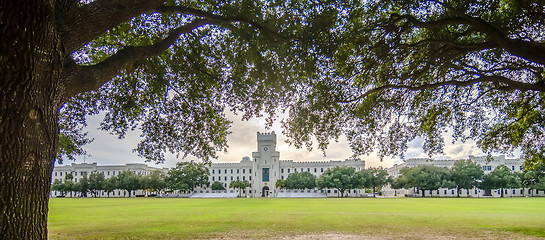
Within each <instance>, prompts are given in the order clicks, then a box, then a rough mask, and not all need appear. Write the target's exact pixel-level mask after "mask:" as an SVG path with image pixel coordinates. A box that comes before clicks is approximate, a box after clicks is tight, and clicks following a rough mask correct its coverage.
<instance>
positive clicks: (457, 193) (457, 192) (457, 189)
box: [456, 187, 460, 197]
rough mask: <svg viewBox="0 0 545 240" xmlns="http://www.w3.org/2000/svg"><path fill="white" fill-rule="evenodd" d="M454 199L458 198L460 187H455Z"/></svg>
mask: <svg viewBox="0 0 545 240" xmlns="http://www.w3.org/2000/svg"><path fill="white" fill-rule="evenodd" d="M456 197H460V187H456Z"/></svg>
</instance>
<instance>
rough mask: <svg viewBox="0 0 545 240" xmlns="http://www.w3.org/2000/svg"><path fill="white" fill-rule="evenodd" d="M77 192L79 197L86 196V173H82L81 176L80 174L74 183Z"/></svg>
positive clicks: (87, 181) (87, 186) (87, 185)
mask: <svg viewBox="0 0 545 240" xmlns="http://www.w3.org/2000/svg"><path fill="white" fill-rule="evenodd" d="M74 189H76V191H77V192H79V194H80V197H87V192H89V190H90V189H89V178H88V177H87V173H84V174H83V176H81V177H80V178H79V180H78V182H77V183H75V187H74Z"/></svg>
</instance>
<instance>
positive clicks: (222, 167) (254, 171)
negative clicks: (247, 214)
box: [199, 132, 365, 197]
mask: <svg viewBox="0 0 545 240" xmlns="http://www.w3.org/2000/svg"><path fill="white" fill-rule="evenodd" d="M336 166H350V167H354V168H355V169H356V171H359V170H362V169H364V168H365V162H364V161H361V160H351V159H347V160H344V161H340V160H330V161H313V162H296V161H293V160H281V159H280V152H278V151H277V150H276V134H275V133H274V132H271V133H259V132H258V133H257V151H255V152H253V153H252V158H251V159H250V158H249V157H244V158H242V160H241V161H240V162H239V163H212V165H211V167H210V179H209V181H210V183H213V182H215V181H219V182H221V183H222V184H223V185H224V187H225V188H226V189H227V188H228V187H229V184H230V182H231V181H235V180H242V181H244V180H247V181H248V182H250V187H249V188H248V189H246V190H244V191H243V194H246V195H247V196H251V197H274V196H277V194H278V193H279V192H280V191H284V190H280V189H276V188H275V184H276V181H277V180H279V179H286V178H287V177H288V175H289V174H290V173H295V172H310V173H312V174H313V175H314V176H316V177H319V176H320V175H322V173H323V172H325V171H326V170H327V169H329V168H333V167H336ZM199 191H203V192H206V191H209V190H207V189H204V190H203V189H201V190H199ZM299 191H300V192H301V191H303V190H299ZM304 191H306V193H324V194H327V195H331V196H334V195H335V196H336V195H337V192H336V190H328V189H323V190H318V189H307V190H304ZM358 193H361V191H357V190H355V189H353V190H352V192H351V193H350V194H351V195H356V194H358Z"/></svg>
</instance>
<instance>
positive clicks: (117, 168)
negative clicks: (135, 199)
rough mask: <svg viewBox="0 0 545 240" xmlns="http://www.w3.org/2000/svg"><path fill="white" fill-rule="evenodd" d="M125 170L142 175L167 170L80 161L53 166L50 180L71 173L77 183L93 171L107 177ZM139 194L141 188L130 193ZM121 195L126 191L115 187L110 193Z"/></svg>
mask: <svg viewBox="0 0 545 240" xmlns="http://www.w3.org/2000/svg"><path fill="white" fill-rule="evenodd" d="M125 170H128V171H132V172H133V173H134V174H139V175H143V176H146V175H148V174H150V172H152V171H155V170H161V171H163V172H165V173H166V172H167V171H168V169H167V168H154V167H150V166H148V165H146V164H142V163H129V164H125V165H108V166H98V165H97V163H80V164H76V163H72V164H71V165H65V166H55V168H54V169H53V173H52V177H51V182H55V180H57V179H58V180H61V181H63V180H64V178H65V177H66V175H68V174H72V177H73V179H72V181H73V182H74V183H77V182H78V180H79V179H81V177H83V176H84V175H88V174H91V173H93V172H99V173H102V175H104V177H105V178H106V179H107V178H110V177H112V176H115V175H118V174H120V173H121V172H123V171H125ZM50 194H51V196H52V197H56V196H60V195H61V193H60V192H58V191H51V193H50ZM139 194H143V193H142V191H141V190H138V191H133V192H132V193H131V196H135V195H139ZM99 196H100V197H107V196H108V195H107V194H106V192H104V191H100V192H99ZM122 196H128V192H127V191H125V190H119V189H117V190H115V191H113V192H112V193H111V194H110V197H122Z"/></svg>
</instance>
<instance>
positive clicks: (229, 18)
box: [154, 5, 294, 42]
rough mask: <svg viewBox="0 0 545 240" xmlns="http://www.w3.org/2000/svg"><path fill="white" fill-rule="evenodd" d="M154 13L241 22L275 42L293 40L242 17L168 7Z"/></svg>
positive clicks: (214, 21)
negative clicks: (275, 39)
mask: <svg viewBox="0 0 545 240" xmlns="http://www.w3.org/2000/svg"><path fill="white" fill-rule="evenodd" d="M154 10H155V11H156V12H158V13H161V14H173V13H179V14H191V15H194V16H199V17H204V18H207V19H209V20H210V21H211V23H216V24H217V23H231V22H242V23H247V24H249V25H250V26H252V27H255V28H256V29H259V30H261V31H264V32H266V33H268V34H269V35H272V36H275V37H276V38H277V40H281V41H283V42H286V41H288V40H290V39H294V38H293V37H287V36H284V35H282V34H281V33H279V32H278V31H275V30H272V29H270V28H268V27H266V26H264V25H263V24H260V23H258V22H256V21H253V20H250V19H248V18H246V17H243V16H221V15H216V14H212V13H209V12H205V11H202V10H199V9H194V8H189V7H184V6H169V5H161V6H159V7H157V8H156V9H154Z"/></svg>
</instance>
